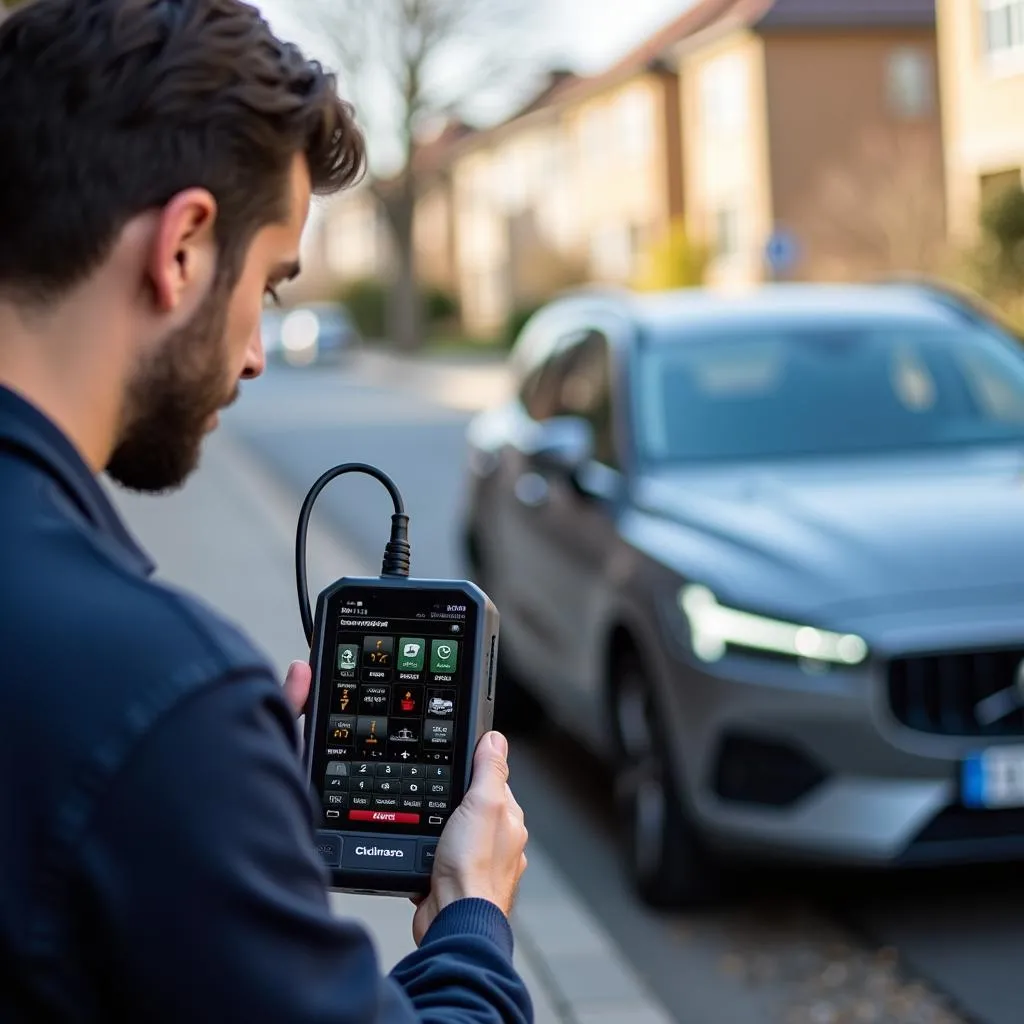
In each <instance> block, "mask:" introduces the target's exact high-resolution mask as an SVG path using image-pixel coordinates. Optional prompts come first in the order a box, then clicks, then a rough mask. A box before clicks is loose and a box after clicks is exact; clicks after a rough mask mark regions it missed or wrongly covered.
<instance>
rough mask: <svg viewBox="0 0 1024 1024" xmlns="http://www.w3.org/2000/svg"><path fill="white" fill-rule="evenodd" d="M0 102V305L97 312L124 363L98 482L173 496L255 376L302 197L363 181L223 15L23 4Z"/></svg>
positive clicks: (317, 71)
mask: <svg viewBox="0 0 1024 1024" xmlns="http://www.w3.org/2000/svg"><path fill="white" fill-rule="evenodd" d="M0 96H3V99H4V102H3V103H2V104H0V153H2V154H3V158H2V159H0V302H4V303H8V304H13V305H14V306H15V307H16V308H18V309H19V311H20V312H21V315H22V316H23V318H24V319H26V321H31V320H32V319H33V318H35V319H37V320H45V318H46V317H47V316H49V315H50V314H51V312H52V310H53V309H55V308H59V307H60V306H61V305H62V304H63V303H65V302H68V301H71V300H72V299H74V298H76V297H81V296H82V295H83V294H86V295H88V294H89V293H90V289H91V290H92V291H93V292H95V294H96V295H97V296H99V295H102V296H103V297H104V301H109V303H110V306H111V308H110V320H111V325H112V326H111V329H112V330H114V325H115V324H118V325H123V324H127V325H128V330H127V331H126V332H125V334H126V336H129V338H130V346H131V349H132V351H131V352H130V353H129V354H128V356H127V357H126V358H127V360H128V362H129V363H130V369H129V372H127V373H126V374H125V380H124V382H123V384H124V386H123V388H122V389H121V390H122V393H121V395H120V409H119V410H118V423H119V427H118V430H117V437H116V439H115V447H114V450H113V453H112V455H111V457H110V460H109V464H108V465H107V469H108V470H109V472H110V474H111V475H112V476H113V477H114V478H115V479H118V480H120V481H121V482H122V483H123V484H125V485H126V486H129V487H133V488H137V489H141V490H162V489H165V488H169V487H174V486H177V485H178V484H180V483H181V482H182V481H183V480H184V478H185V477H186V476H187V475H188V473H189V472H190V471H191V469H192V468H193V467H194V465H195V464H196V461H197V459H198V453H199V447H200V444H201V441H202V438H203V436H204V434H205V433H206V431H207V430H208V429H210V427H211V426H212V425H213V423H214V422H215V419H216V413H217V411H218V410H219V409H220V408H221V407H223V406H224V405H226V404H228V403H229V402H230V401H231V400H232V399H233V397H234V395H235V393H236V390H237V386H238V381H239V380H240V379H242V378H245V377H253V376H256V375H258V374H259V373H260V372H261V371H262V368H263V353H262V346H261V342H260V337H259V322H260V313H261V309H262V306H263V302H264V296H265V294H267V293H268V292H269V293H273V291H274V289H275V288H276V286H277V285H279V284H280V283H281V282H283V281H284V280H286V279H288V278H291V277H293V276H294V275H295V274H296V273H297V272H298V250H299V242H300V238H301V234H302V229H303V227H304V225H305V221H306V217H307V215H308V210H309V202H310V196H311V195H312V194H330V193H333V192H336V191H338V190H340V189H342V188H344V187H346V186H347V185H349V184H351V183H353V182H354V181H355V180H356V179H357V178H358V176H359V174H360V173H361V171H362V168H363V159H364V149H363V140H362V137H361V135H360V133H359V131H358V129H357V128H356V126H355V123H354V120H353V116H352V112H351V109H350V108H349V107H348V106H347V105H346V104H345V103H343V102H342V101H341V100H340V99H339V98H338V96H337V94H336V92H335V82H334V79H333V77H332V76H330V75H328V74H326V73H325V72H324V71H323V69H322V68H321V67H320V66H319V65H318V64H316V63H315V62H309V61H307V60H306V59H305V58H304V57H303V56H302V55H301V54H300V53H299V51H298V50H297V49H295V48H294V47H293V46H291V45H288V44H284V43H282V42H280V41H279V40H277V39H276V38H275V37H274V35H273V34H272V33H271V31H270V29H269V27H268V26H267V25H266V23H265V22H264V21H263V20H262V18H261V17H260V15H259V14H258V12H257V11H256V10H255V9H254V8H252V7H249V6H247V5H245V4H242V3H240V2H239V0H34V2H31V3H29V4H28V5H27V6H26V7H24V8H22V9H20V10H18V11H16V12H15V13H14V14H12V15H10V16H9V17H8V18H7V19H6V20H5V21H4V22H3V23H2V24H0ZM2 346H3V338H0V348H2Z"/></svg>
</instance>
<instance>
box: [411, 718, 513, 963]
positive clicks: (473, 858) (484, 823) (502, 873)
mask: <svg viewBox="0 0 1024 1024" xmlns="http://www.w3.org/2000/svg"><path fill="white" fill-rule="evenodd" d="M507 757H508V741H507V740H506V739H505V737H504V736H502V735H501V733H498V732H490V733H487V734H486V735H485V736H483V737H482V738H481V740H480V743H479V744H478V746H477V749H476V754H475V756H474V759H473V781H472V783H471V784H470V787H469V791H468V792H467V793H466V796H465V798H464V799H463V801H462V802H461V803H460V804H459V806H458V807H457V808H456V809H455V812H454V814H452V816H451V818H449V820H448V824H447V825H446V826H445V828H444V832H443V833H442V834H441V841H440V842H439V843H438V845H437V854H436V856H435V859H434V871H433V877H432V878H431V882H430V893H429V894H428V895H427V896H425V897H423V898H422V899H420V900H417V901H416V903H417V906H416V915H415V917H414V918H413V923H412V933H413V938H414V939H415V940H416V945H419V944H420V942H421V941H422V940H423V936H424V935H425V934H426V932H427V929H428V928H429V927H430V925H431V923H432V922H433V920H434V918H435V917H437V915H438V914H439V913H440V912H441V911H442V910H443V909H444V908H445V907H446V906H448V904H449V903H454V902H455V901H456V900H458V899H465V898H466V897H476V898H478V899H484V900H489V901H490V902H491V903H495V904H497V905H498V906H499V907H500V908H501V909H502V911H504V913H506V914H507V913H508V912H509V911H510V910H511V909H512V903H513V901H514V899H515V894H516V888H517V887H518V885H519V879H520V878H521V877H522V875H523V872H524V871H525V870H526V852H525V851H526V840H527V832H526V825H525V823H524V820H523V810H522V808H521V807H520V806H519V804H518V803H516V799H515V797H514V796H513V795H512V790H511V789H509V786H508V761H507Z"/></svg>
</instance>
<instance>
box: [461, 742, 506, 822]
mask: <svg viewBox="0 0 1024 1024" xmlns="http://www.w3.org/2000/svg"><path fill="white" fill-rule="evenodd" d="M507 788H508V740H506V739H505V737H504V736H502V734H501V733H500V732H489V733H487V734H486V735H484V736H483V737H482V738H481V740H480V742H479V743H478V744H477V748H476V753H475V754H474V755H473V782H472V785H471V786H470V792H472V793H474V794H475V795H476V797H477V799H481V800H484V801H485V802H487V803H490V804H494V805H497V804H504V803H505V791H506V789H507Z"/></svg>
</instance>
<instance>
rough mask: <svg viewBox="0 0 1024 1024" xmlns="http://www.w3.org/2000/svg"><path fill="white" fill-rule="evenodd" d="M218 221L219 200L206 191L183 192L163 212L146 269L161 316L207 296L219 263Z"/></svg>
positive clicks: (154, 235) (196, 189)
mask: <svg viewBox="0 0 1024 1024" xmlns="http://www.w3.org/2000/svg"><path fill="white" fill-rule="evenodd" d="M216 220H217V200H216V199H214V198H213V196H212V194H211V193H210V192H208V191H207V190H206V189H203V188H191V189H187V190H186V191H184V192H179V193H178V194H177V195H176V196H174V197H173V198H172V199H171V200H170V202H168V203H167V205H166V206H164V208H163V209H162V210H161V211H160V217H159V220H158V221H157V225H156V231H155V233H154V234H153V236H152V244H151V247H150V251H149V258H148V260H147V268H146V269H147V274H148V277H149V280H150V284H151V285H152V288H153V297H154V301H155V302H156V306H157V309H158V310H159V311H160V312H162V313H170V312H172V311H173V310H175V309H177V308H178V307H179V306H180V305H182V304H183V303H187V302H188V299H189V298H190V296H192V295H196V296H199V295H203V294H205V293H206V290H207V289H208V288H209V284H210V281H211V279H212V277H213V273H214V270H215V267H216V260H217V244H216V238H215V237H214V225H215V224H216Z"/></svg>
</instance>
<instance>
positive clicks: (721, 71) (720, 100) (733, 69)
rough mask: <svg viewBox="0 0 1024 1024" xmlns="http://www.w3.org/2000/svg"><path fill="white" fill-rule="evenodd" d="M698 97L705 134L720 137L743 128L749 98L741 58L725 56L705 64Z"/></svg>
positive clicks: (735, 55)
mask: <svg viewBox="0 0 1024 1024" xmlns="http://www.w3.org/2000/svg"><path fill="white" fill-rule="evenodd" d="M700 96H701V114H702V121H703V124H704V130H705V132H708V133H710V134H720V133H726V132H735V131H737V130H739V129H741V128H743V127H744V125H745V124H746V121H747V111H748V109H749V99H750V97H749V91H748V79H747V64H746V61H745V60H744V59H743V57H742V56H741V55H740V54H728V55H726V56H724V57H719V58H718V59H717V60H714V61H712V62H711V63H710V64H708V65H707V66H706V67H705V68H704V70H703V71H702V72H701V76H700Z"/></svg>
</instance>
